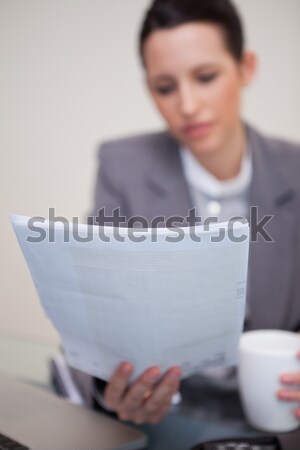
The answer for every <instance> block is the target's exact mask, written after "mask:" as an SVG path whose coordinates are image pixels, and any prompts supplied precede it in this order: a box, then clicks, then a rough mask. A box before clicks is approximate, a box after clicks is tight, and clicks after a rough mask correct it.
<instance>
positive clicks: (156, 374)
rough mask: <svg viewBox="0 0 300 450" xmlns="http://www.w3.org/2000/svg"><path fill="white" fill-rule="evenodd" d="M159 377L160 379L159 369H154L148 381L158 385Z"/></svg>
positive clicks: (148, 375) (148, 376) (149, 374)
mask: <svg viewBox="0 0 300 450" xmlns="http://www.w3.org/2000/svg"><path fill="white" fill-rule="evenodd" d="M159 377H160V372H159V370H157V369H153V370H151V371H150V372H149V373H148V374H147V380H148V381H149V382H150V383H156V382H157V381H158V380H159Z"/></svg>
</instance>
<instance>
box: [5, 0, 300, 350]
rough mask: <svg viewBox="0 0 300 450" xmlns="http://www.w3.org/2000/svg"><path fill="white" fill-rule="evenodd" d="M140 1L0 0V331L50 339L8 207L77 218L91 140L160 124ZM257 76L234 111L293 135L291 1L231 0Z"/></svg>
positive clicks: (90, 165) (297, 90)
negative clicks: (142, 54) (142, 43)
mask: <svg viewBox="0 0 300 450" xmlns="http://www.w3.org/2000/svg"><path fill="white" fill-rule="evenodd" d="M149 3H150V2H149V0H125V1H124V0H109V1H107V0H42V1H41V0H0V155H1V161H0V171H1V172H0V183H1V186H0V196H1V208H0V227H1V228H0V230H1V233H0V248H1V252H0V279H1V293H0V336H1V335H9V336H12V337H14V336H16V337H17V338H24V339H38V340H39V341H43V342H45V343H57V342H58V341H59V340H58V336H57V334H56V332H55V330H54V329H53V328H52V326H51V324H50V322H49V321H48V320H47V318H46V317H45V316H44V313H43V311H42V309H41V307H40V305H39V302H38V298H37V294H36V292H35V289H34V286H33V283H32V281H31V278H30V274H29V272H28V270H27V267H26V264H25V261H24V259H23V256H22V253H21V251H20V249H19V246H18V243H17V240H16V238H15V236H14V233H13V230H12V228H11V226H10V223H9V219H8V214H9V213H17V214H24V215H28V216H31V215H32V216H36V215H37V216H46V217H47V215H48V209H49V208H51V207H53V208H55V212H56V215H63V216H65V217H67V218H68V219H71V218H72V217H73V216H77V217H79V218H80V219H81V220H82V221H84V220H85V216H86V214H87V213H88V212H89V210H90V208H91V205H92V196H93V187H94V180H95V174H96V168H97V159H96V152H97V149H98V146H99V144H100V143H101V142H102V141H104V140H106V139H108V138H116V137H120V136H124V135H129V134H135V133H143V132H146V131H155V130H157V129H162V128H163V127H164V124H163V123H162V121H161V119H160V118H159V116H158V114H157V113H156V111H155V109H154V106H152V104H151V102H150V100H149V99H148V96H147V91H146V89H145V86H144V79H143V71H142V69H141V66H140V62H139V59H138V53H137V35H138V30H139V26H140V22H141V19H142V17H143V14H144V12H145V10H146V8H147V6H148V5H149ZM236 3H237V4H238V6H239V8H240V11H241V14H242V16H243V18H244V23H245V27H246V33H247V46H248V47H249V48H251V49H253V50H255V51H256V53H257V54H258V57H259V72H258V76H257V79H256V82H255V83H254V85H253V87H251V88H250V89H249V90H248V92H247V93H246V94H245V106H244V116H245V117H246V118H247V119H248V120H249V121H250V122H251V123H252V124H254V125H256V126H257V127H258V128H260V129H261V130H262V131H265V132H267V133H269V134H271V135H275V136H281V137H284V138H287V139H291V140H296V141H299V142H300V102H299V100H300V83H299V80H300V58H299V55H300V28H299V19H300V1H299V0H236Z"/></svg>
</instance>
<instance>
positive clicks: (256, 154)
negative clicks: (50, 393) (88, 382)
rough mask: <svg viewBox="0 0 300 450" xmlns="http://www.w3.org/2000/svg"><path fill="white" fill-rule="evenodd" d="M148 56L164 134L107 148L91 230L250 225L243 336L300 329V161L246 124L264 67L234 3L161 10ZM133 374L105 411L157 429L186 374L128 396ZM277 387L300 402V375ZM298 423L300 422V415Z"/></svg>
mask: <svg viewBox="0 0 300 450" xmlns="http://www.w3.org/2000/svg"><path fill="white" fill-rule="evenodd" d="M140 51H141V57H142V62H143V65H144V68H145V74H146V80H147V85H148V88H149V92H150V95H151V97H152V99H153V100H154V102H155V104H156V106H157V108H158V110H159V111H160V113H161V115H162V116H163V118H164V119H165V121H166V124H167V127H168V131H167V132H165V133H156V134H152V135H147V136H136V137H133V138H127V139H123V140H119V141H113V142H109V143H106V144H104V145H103V146H102V148H101V152H100V159H101V167H100V172H99V176H98V179H97V187H96V196H95V210H94V213H93V216H94V220H95V221H96V222H97V223H102V224H103V223H104V222H105V223H111V222H113V223H114V224H115V225H117V224H118V223H117V222H118V220H119V219H118V217H117V215H116V214H115V212H116V210H118V211H119V213H120V214H121V216H124V218H125V222H126V223H127V225H128V224H131V226H133V225H132V224H133V222H134V219H133V220H132V219H130V218H132V216H141V217H143V218H144V219H146V220H147V221H148V223H151V222H152V226H153V220H154V219H155V218H157V217H160V218H161V217H162V218H163V219H161V221H160V223H157V222H155V226H163V225H164V223H165V221H166V220H167V218H168V217H170V216H179V217H183V218H186V217H187V216H188V211H189V210H190V209H191V208H193V207H195V208H196V210H197V213H198V215H201V216H202V217H203V218H205V217H207V216H217V217H218V219H219V220H228V219H229V218H230V217H232V216H236V215H239V216H241V215H242V216H246V217H247V218H249V220H250V223H251V240H252V242H251V251H250V273H249V292H248V299H247V302H248V312H247V318H246V322H245V328H246V329H257V328H283V329H290V330H293V331H297V330H299V329H300V306H299V304H300V302H299V295H300V284H299V281H298V278H297V276H296V271H295V267H297V263H298V264H299V262H300V249H299V242H300V240H299V231H298V225H297V224H298V223H299V218H300V217H299V212H300V201H299V199H300V186H299V182H298V174H299V173H300V171H299V169H300V151H299V147H298V146H296V145H292V144H289V143H286V142H283V141H279V140H272V139H269V138H266V137H264V136H262V135H261V134H260V133H258V132H257V131H256V130H254V129H253V128H252V127H250V126H248V125H246V124H244V123H243V122H242V120H241V95H242V92H243V89H244V88H245V87H246V86H248V85H249V84H250V83H251V81H252V79H253V77H254V75H255V67H256V60H255V55H254V54H253V53H251V52H248V51H245V50H244V39H243V30H242V25H241V22H240V18H239V16H238V14H237V12H236V10H235V8H234V7H233V5H232V4H231V3H230V0H201V1H200V0H155V1H154V2H153V4H152V6H151V8H150V10H149V11H148V13H147V16H146V18H145V21H144V24H143V27H142V31H141V36H140ZM250 207H256V208H252V209H251V213H250ZM102 208H105V210H104V213H103V209H102ZM98 210H100V213H99V214H98ZM105 216H110V217H109V218H107V219H106V218H105ZM130 220H131V221H130ZM137 220H138V219H137ZM270 241H274V242H273V243H270ZM299 350H300V349H299ZM295 357H296V355H295ZM283 369H284V368H283ZM133 370H134V368H133V367H132V366H131V365H130V364H129V363H126V362H125V363H123V364H122V365H121V366H120V367H119V369H118V370H117V371H116V373H115V374H114V375H113V377H112V379H111V381H110V383H108V385H107V386H106V389H105V397H104V398H105V402H106V404H107V406H108V407H110V408H111V409H112V410H114V411H115V412H116V413H117V414H118V416H119V417H120V418H121V419H122V420H131V421H133V422H135V423H146V422H149V423H157V422H159V421H160V420H161V419H162V418H163V417H164V416H165V414H166V413H167V411H168V410H169V407H170V404H171V398H172V396H173V394H174V393H176V392H177V390H178V389H179V384H180V367H173V368H170V370H169V371H168V373H166V374H164V375H163V377H162V379H161V381H160V382H159V383H157V382H158V380H159V379H160V377H161V375H162V374H160V372H159V368H158V367H152V368H149V370H147V371H146V372H145V373H144V374H143V375H142V376H141V377H140V378H139V379H138V380H137V381H136V382H135V383H134V384H133V385H132V386H129V385H128V380H129V378H130V375H131V374H132V372H133ZM281 381H282V383H285V384H286V385H289V387H291V386H292V387H293V389H291V390H289V391H288V390H287V389H284V386H282V389H281V390H280V392H278V393H277V395H278V397H279V398H281V399H282V400H287V401H288V400H290V401H299V400H300V390H299V384H300V373H298V374H283V376H282V380H281ZM274 395H276V393H274ZM295 414H296V416H297V417H299V419H300V409H299V408H298V409H296V410H295Z"/></svg>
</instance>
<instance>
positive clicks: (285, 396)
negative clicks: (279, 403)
mask: <svg viewBox="0 0 300 450" xmlns="http://www.w3.org/2000/svg"><path fill="white" fill-rule="evenodd" d="M278 397H279V398H280V399H282V400H289V399H290V398H292V395H291V394H290V393H289V392H288V391H279V392H278Z"/></svg>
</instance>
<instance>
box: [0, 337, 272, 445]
mask: <svg viewBox="0 0 300 450" xmlns="http://www.w3.org/2000/svg"><path fill="white" fill-rule="evenodd" d="M58 351H59V348H58V346H56V345H54V344H51V343H42V342H38V341H36V340H32V339H24V340H22V339H21V338H20V337H18V338H17V337H12V336H3V335H2V336H1V335H0V373H2V374H6V375H10V376H14V377H17V378H19V379H21V380H23V381H26V382H29V383H32V384H35V385H37V386H39V387H41V388H44V389H48V390H51V389H52V387H51V384H50V377H49V371H48V365H49V360H50V359H51V358H52V357H53V356H54V355H56V354H57V352H58ZM182 397H183V400H182V402H181V404H180V405H178V406H176V407H174V409H173V410H172V412H171V413H170V415H169V416H168V417H167V418H165V419H164V420H163V421H162V422H161V423H160V424H159V425H143V426H140V427H138V428H140V429H142V430H143V431H145V432H146V433H147V434H148V436H149V447H148V450H169V449H170V450H189V449H190V448H191V447H193V446H194V445H195V444H198V443H199V442H205V441H209V440H215V439H223V438H224V439H225V438H233V437H254V436H259V435H262V434H263V433H261V432H258V431H257V430H254V429H252V428H250V427H249V426H248V425H247V423H246V421H245V418H244V415H243V411H242V408H241V404H240V399H239V395H238V392H237V390H236V388H235V387H234V386H233V385H232V383H231V384H228V383H227V384H226V383H221V382H209V381H207V380H205V379H204V378H201V377H199V376H194V377H191V378H189V379H188V380H185V381H184V382H183V383H182Z"/></svg>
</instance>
